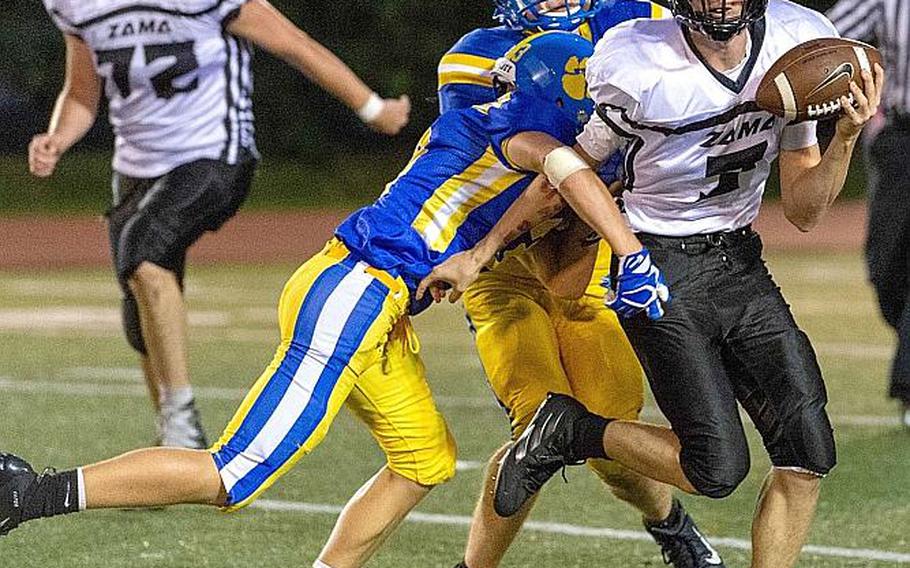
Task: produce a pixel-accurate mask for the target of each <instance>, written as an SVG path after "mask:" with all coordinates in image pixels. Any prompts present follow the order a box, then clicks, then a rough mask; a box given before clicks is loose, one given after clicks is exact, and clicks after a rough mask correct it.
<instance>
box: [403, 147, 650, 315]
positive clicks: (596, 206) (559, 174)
mask: <svg viewBox="0 0 910 568" xmlns="http://www.w3.org/2000/svg"><path fill="white" fill-rule="evenodd" d="M504 150H505V152H506V154H507V155H508V157H509V160H510V161H511V162H512V163H513V164H514V165H515V166H517V167H519V168H521V169H523V170H526V171H532V172H538V173H541V174H544V175H543V176H541V177H539V178H538V180H535V183H534V184H532V185H531V186H529V187H528V189H527V190H525V192H524V193H523V194H522V195H521V196H520V197H519V198H518V199H517V200H516V201H515V202H514V203H513V204H512V206H511V207H510V208H509V209H508V211H507V212H506V214H505V215H503V217H502V218H501V219H500V220H499V221H498V222H497V223H496V225H495V226H494V227H493V229H492V230H491V231H490V233H489V234H487V235H486V237H485V238H483V239H482V240H481V241H479V242H478V243H477V244H476V245H475V246H474V248H472V249H470V250H468V251H465V252H462V253H458V254H456V255H453V256H452V257H451V258H449V259H448V260H447V261H446V262H445V263H443V264H441V265H439V266H437V267H436V268H435V269H434V270H433V271H432V272H431V273H430V275H429V276H427V277H426V278H424V280H423V281H422V282H421V284H420V287H419V288H418V289H417V297H422V296H423V293H424V291H425V290H427V289H429V290H431V292H432V293H433V296H434V298H435V299H436V300H437V301H438V300H439V299H441V297H442V296H443V295H444V294H445V292H444V291H443V289H442V286H440V283H443V282H444V283H446V284H448V285H449V286H451V288H452V293H451V294H450V295H449V301H452V302H454V301H456V300H457V299H458V298H459V297H460V296H461V293H462V292H464V290H466V289H467V287H468V286H470V285H471V284H472V283H473V282H474V280H476V278H477V275H479V274H480V269H481V268H482V267H483V266H485V265H486V264H487V263H489V262H490V260H492V258H493V256H494V255H495V254H496V252H497V251H498V250H500V249H501V248H503V246H505V244H506V243H508V242H509V240H510V239H511V238H514V237H515V236H516V235H518V234H520V233H521V232H523V231H525V230H527V229H528V228H530V227H532V226H534V224H535V223H537V222H539V221H540V220H542V219H545V218H546V217H548V216H550V215H552V214H553V213H554V212H556V211H557V210H558V208H557V206H558V205H559V204H560V203H561V200H559V197H562V198H563V199H565V201H566V202H567V203H568V204H569V205H570V206H571V207H572V209H574V210H575V212H576V213H577V214H578V216H579V217H580V218H581V219H582V221H584V222H585V223H587V224H588V225H589V226H590V227H591V228H592V229H593V230H594V231H595V232H597V233H598V234H599V235H600V236H601V238H603V239H604V240H606V241H607V242H608V243H609V244H610V246H611V247H613V250H614V251H615V252H616V254H618V255H628V254H631V253H635V252H637V251H639V250H641V248H642V247H641V243H639V242H638V239H637V238H636V237H635V235H634V234H633V233H632V232H631V230H629V228H628V226H627V224H626V222H625V220H624V219H623V218H622V215H621V214H620V212H619V209H618V208H617V207H616V204H615V203H614V202H613V199H612V198H611V197H610V196H609V193H608V191H607V189H606V188H605V187H604V185H603V182H602V181H601V180H600V178H598V177H597V175H596V174H595V173H594V171H593V170H591V168H590V163H589V161H590V162H593V160H592V159H590V158H589V157H587V155H585V158H584V159H583V158H581V157H580V156H579V154H576V153H575V151H574V150H572V149H570V148H568V147H566V146H564V145H563V144H561V143H560V142H559V141H558V140H556V139H555V138H553V137H552V136H549V135H548V134H544V133H542V132H522V133H520V134H516V135H515V136H513V137H512V138H510V139H509V140H508V141H507V143H506V144H505V145H504ZM554 150H556V151H557V153H556V155H555V161H554V154H553V152H554ZM560 153H562V154H564V155H568V156H569V162H571V161H572V156H574V159H575V160H576V161H575V162H574V163H569V164H568V165H566V164H565V163H561V162H560V161H559V160H560V156H559V154H560ZM548 160H549V162H548ZM566 168H568V169H566ZM573 168H574V171H570V170H572V169H573ZM566 174H567V175H566ZM543 179H547V180H549V184H545V183H543V181H542V180H543ZM552 186H555V187H556V189H557V191H558V194H557V191H552V189H549V188H550V187H552Z"/></svg>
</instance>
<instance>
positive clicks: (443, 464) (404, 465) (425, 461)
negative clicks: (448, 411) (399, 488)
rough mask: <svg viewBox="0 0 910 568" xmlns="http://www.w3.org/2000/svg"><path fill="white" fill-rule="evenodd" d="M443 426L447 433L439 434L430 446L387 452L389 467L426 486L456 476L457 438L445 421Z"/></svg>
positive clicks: (437, 483)
mask: <svg viewBox="0 0 910 568" xmlns="http://www.w3.org/2000/svg"><path fill="white" fill-rule="evenodd" d="M443 428H445V434H444V435H440V436H438V437H437V438H436V441H435V443H433V444H432V445H430V446H427V447H422V448H410V449H407V450H405V451H400V452H394V453H388V452H387V454H386V456H387V458H388V465H389V469H391V470H392V471H394V472H395V473H397V474H398V475H400V476H402V477H404V478H405V479H410V480H411V481H413V482H414V483H417V484H419V485H423V486H425V487H433V486H435V485H440V484H442V483H445V482H446V481H448V480H450V479H452V478H453V477H455V459H456V457H457V453H458V450H457V447H456V445H455V438H454V437H453V436H452V433H451V432H449V430H448V428H447V427H446V426H445V424H444V423H443Z"/></svg>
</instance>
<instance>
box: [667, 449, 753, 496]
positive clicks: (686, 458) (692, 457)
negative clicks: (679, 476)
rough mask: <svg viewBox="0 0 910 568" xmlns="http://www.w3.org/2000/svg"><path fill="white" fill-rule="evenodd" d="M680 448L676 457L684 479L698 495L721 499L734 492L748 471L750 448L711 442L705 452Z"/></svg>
mask: <svg viewBox="0 0 910 568" xmlns="http://www.w3.org/2000/svg"><path fill="white" fill-rule="evenodd" d="M687 450H689V449H688V448H686V447H683V450H682V452H681V453H680V456H679V462H680V465H681V466H682V469H683V473H684V474H685V475H686V479H688V480H689V483H691V484H692V486H693V487H694V488H695V490H696V491H698V492H699V494H701V495H704V496H705V497H710V498H711V499H723V498H724V497H726V496H728V495H730V494H731V493H733V491H734V490H736V488H737V487H739V484H740V483H742V482H743V480H744V479H745V478H746V475H748V474H749V466H750V458H749V447H748V446H747V445H746V443H745V440H743V443H742V445H739V444H733V443H727V444H725V443H723V442H722V443H720V444H717V442H716V441H715V442H714V446H713V447H709V448H708V450H709V451H706V452H695V451H691V450H689V451H687Z"/></svg>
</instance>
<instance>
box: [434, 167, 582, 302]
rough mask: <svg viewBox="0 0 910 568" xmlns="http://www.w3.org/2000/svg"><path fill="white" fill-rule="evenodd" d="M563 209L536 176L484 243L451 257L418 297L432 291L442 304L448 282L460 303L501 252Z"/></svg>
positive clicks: (453, 297) (543, 178)
mask: <svg viewBox="0 0 910 568" xmlns="http://www.w3.org/2000/svg"><path fill="white" fill-rule="evenodd" d="M564 205H565V204H564V203H563V201H562V199H561V198H560V197H559V193H557V192H556V190H554V189H553V188H552V187H550V184H549V182H548V181H547V178H546V176H537V178H536V179H534V181H532V182H531V184H530V185H529V186H528V187H527V189H525V190H524V191H523V192H522V194H521V195H520V196H519V197H518V199H516V200H515V202H514V203H512V205H511V206H509V208H508V209H507V210H506V212H505V214H503V216H502V217H501V218H500V219H499V221H497V223H496V225H494V226H493V228H492V229H491V230H490V232H489V233H487V235H486V236H485V237H484V238H483V239H481V240H480V241H478V242H477V244H476V245H474V247H473V248H471V249H470V250H466V251H464V252H460V253H457V254H454V255H452V256H451V257H449V259H448V260H446V262H444V263H443V264H441V265H439V266H437V267H436V268H435V269H434V270H433V272H432V273H431V274H430V275H429V276H427V277H426V278H424V279H423V280H422V281H421V283H420V286H418V288H417V297H418V298H422V297H423V295H424V293H425V292H426V291H427V290H429V291H430V293H431V294H432V295H433V299H435V300H436V301H437V302H438V301H440V300H441V299H442V298H443V296H445V291H444V289H443V286H441V285H440V283H442V282H445V283H446V284H447V285H448V286H451V293H450V294H449V301H450V302H452V303H454V302H456V301H458V299H459V298H460V297H461V295H462V293H464V291H465V290H466V289H467V288H468V286H470V285H471V284H472V283H473V282H474V281H475V280H477V276H478V275H479V274H480V269H481V268H483V267H484V266H486V265H487V264H489V263H490V261H492V260H493V257H494V256H495V255H496V253H497V252H498V251H500V250H502V248H504V247H505V246H506V245H507V244H508V243H510V242H511V241H512V240H514V239H516V238H517V237H518V236H519V235H521V234H522V233H524V232H525V231H527V230H529V229H530V228H531V227H534V226H535V225H536V224H537V223H539V222H540V221H543V220H544V219H547V218H548V217H550V216H552V215H554V214H555V213H557V212H558V211H559V210H561V209H562V208H563V207H564Z"/></svg>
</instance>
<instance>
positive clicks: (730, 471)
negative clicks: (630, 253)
mask: <svg viewBox="0 0 910 568" xmlns="http://www.w3.org/2000/svg"><path fill="white" fill-rule="evenodd" d="M639 238H640V239H641V241H642V243H643V244H644V245H645V246H646V247H648V248H649V249H650V251H651V255H652V258H653V260H654V262H655V263H656V264H657V266H658V267H660V269H661V270H662V271H663V273H664V275H665V277H666V278H667V281H668V285H669V287H670V293H671V294H672V299H671V301H670V304H669V306H668V307H667V311H666V314H665V315H664V317H663V318H661V319H660V320H657V321H650V320H649V319H648V318H647V317H646V316H644V315H639V316H638V317H636V318H633V319H631V320H627V321H625V322H624V323H623V327H624V328H625V330H626V333H627V335H628V336H629V340H630V341H631V343H632V346H633V347H634V348H635V352H636V353H637V355H638V357H639V359H640V361H641V363H642V366H643V367H644V369H645V373H646V374H647V376H648V380H649V382H650V384H651V390H652V392H653V393H654V397H655V399H656V400H657V404H658V406H659V407H660V409H661V411H662V412H663V413H664V415H665V416H666V417H667V419H668V420H669V421H670V424H671V425H672V427H673V431H674V432H675V433H676V435H677V436H678V437H679V440H680V443H681V445H682V449H681V453H680V463H681V464H682V468H683V471H684V473H685V474H686V477H687V478H688V479H689V481H690V482H691V483H692V485H693V486H695V488H696V489H698V491H699V492H700V493H702V494H704V495H707V496H709V497H715V498H717V497H724V496H726V495H728V494H730V493H731V492H732V491H733V490H734V489H735V488H736V487H737V486H738V485H739V484H740V482H741V481H742V480H743V479H744V478H745V476H746V474H747V473H748V471H749V465H750V461H749V448H748V445H747V443H746V436H745V433H744V431H743V426H742V422H741V420H740V415H739V409H738V407H737V401H739V403H740V404H741V405H742V407H743V408H744V409H745V410H746V412H747V413H748V414H749V416H750V417H751V419H752V421H753V422H754V423H755V426H756V428H757V429H758V431H759V432H760V433H761V435H762V438H763V441H764V444H765V447H766V448H767V450H768V453H769V455H770V457H771V461H772V463H773V464H774V465H775V466H777V467H783V468H793V469H796V470H799V471H804V472H809V473H813V474H818V475H824V474H826V473H828V471H830V470H831V468H832V467H834V464H835V461H836V458H835V448H834V437H833V433H832V429H831V424H830V422H829V420H828V416H827V414H826V411H825V404H826V403H827V394H826V391H825V385H824V383H823V381H822V377H821V371H820V370H819V367H818V363H817V361H816V358H815V353H814V352H813V350H812V347H811V345H810V344H809V340H808V338H807V337H806V334H805V333H803V332H802V331H801V330H800V329H799V328H798V327H797V325H796V322H795V321H794V319H793V316H792V315H791V313H790V309H789V306H788V305H787V304H786V302H785V301H784V299H783V297H782V296H781V294H780V291H779V289H778V287H777V285H776V284H775V283H774V281H773V280H772V279H771V276H770V274H769V273H768V270H767V268H766V267H765V263H764V261H763V260H762V258H761V251H762V244H761V239H760V238H759V236H758V234H756V233H755V232H753V231H752V230H751V229H750V228H745V229H740V230H737V231H732V232H727V233H715V234H712V235H700V236H693V237H683V238H672V237H659V236H654V235H645V234H641V235H639Z"/></svg>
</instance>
